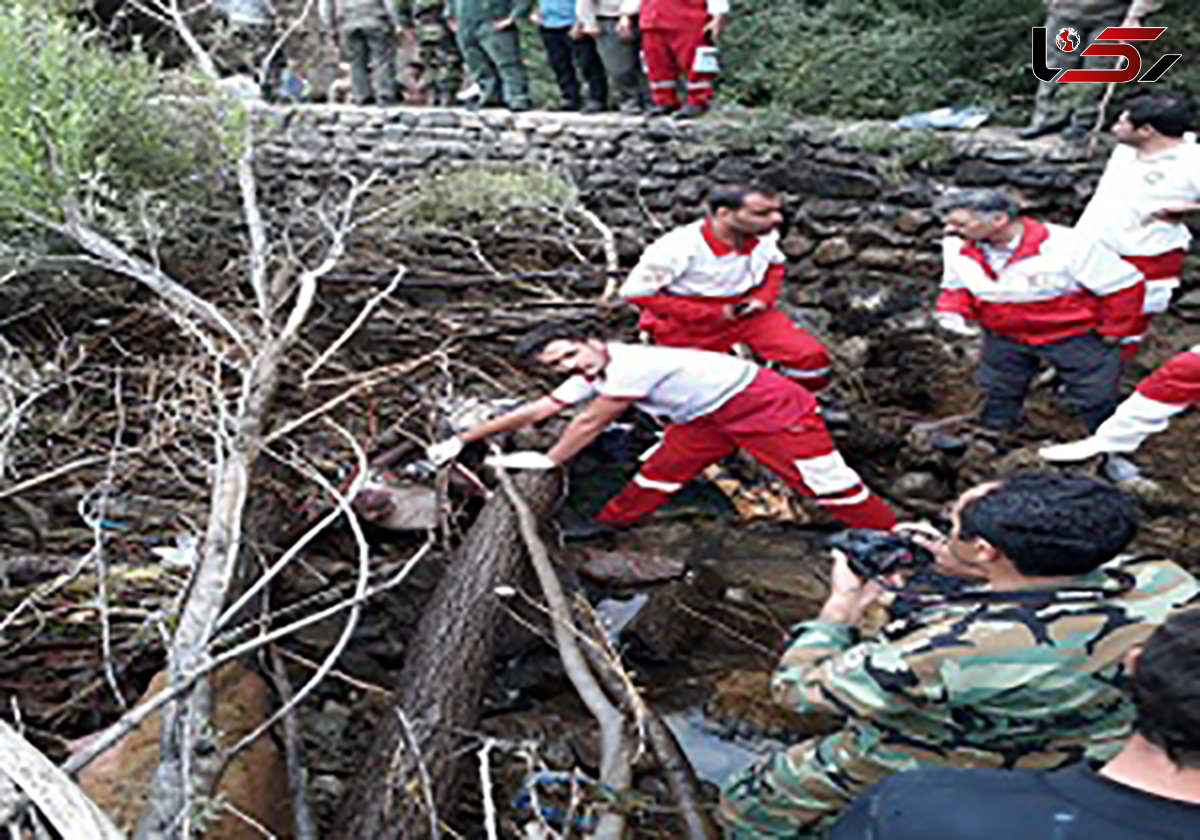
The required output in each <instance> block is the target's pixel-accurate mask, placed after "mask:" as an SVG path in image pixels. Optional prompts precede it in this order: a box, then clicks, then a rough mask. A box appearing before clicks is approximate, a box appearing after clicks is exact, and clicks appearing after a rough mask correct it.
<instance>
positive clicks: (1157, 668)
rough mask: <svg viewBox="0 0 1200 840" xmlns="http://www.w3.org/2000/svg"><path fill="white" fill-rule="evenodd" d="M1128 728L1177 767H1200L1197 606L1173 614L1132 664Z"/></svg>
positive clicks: (1199, 623)
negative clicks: (1133, 716) (1132, 714)
mask: <svg viewBox="0 0 1200 840" xmlns="http://www.w3.org/2000/svg"><path fill="white" fill-rule="evenodd" d="M1132 684H1133V703H1134V706H1135V707H1136V708H1137V721H1136V723H1135V724H1134V731H1135V732H1136V733H1137V734H1138V735H1141V736H1142V737H1143V738H1145V739H1146V740H1147V741H1149V742H1150V743H1152V744H1154V745H1155V746H1156V747H1158V748H1159V749H1161V750H1162V751H1163V752H1165V753H1166V754H1167V757H1168V758H1170V759H1171V762H1172V763H1173V764H1175V765H1176V766H1178V767H1189V768H1198V769H1200V607H1193V608H1191V609H1188V610H1183V611H1181V612H1178V613H1176V614H1175V615H1173V616H1172V617H1171V618H1169V619H1167V622H1166V623H1165V624H1164V625H1163V626H1162V627H1160V628H1158V629H1157V630H1156V631H1154V634H1153V635H1152V636H1151V637H1150V638H1149V639H1147V640H1146V644H1145V646H1144V647H1143V648H1142V650H1141V653H1140V655H1139V656H1138V657H1137V659H1136V660H1135V661H1134V665H1133V680H1132Z"/></svg>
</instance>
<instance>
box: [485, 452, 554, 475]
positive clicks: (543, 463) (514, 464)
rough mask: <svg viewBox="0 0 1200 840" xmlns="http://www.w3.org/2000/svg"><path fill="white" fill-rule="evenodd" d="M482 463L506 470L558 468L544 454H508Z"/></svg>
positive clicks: (487, 459)
mask: <svg viewBox="0 0 1200 840" xmlns="http://www.w3.org/2000/svg"><path fill="white" fill-rule="evenodd" d="M483 463H485V464H487V465H488V466H489V467H504V469H506V470H552V469H554V468H555V467H557V466H558V464H556V463H554V461H552V460H551V459H550V456H549V455H547V454H546V453H545V452H531V451H528V450H527V451H524V452H508V453H505V454H503V455H491V456H489V457H487V458H485V459H484V461H483Z"/></svg>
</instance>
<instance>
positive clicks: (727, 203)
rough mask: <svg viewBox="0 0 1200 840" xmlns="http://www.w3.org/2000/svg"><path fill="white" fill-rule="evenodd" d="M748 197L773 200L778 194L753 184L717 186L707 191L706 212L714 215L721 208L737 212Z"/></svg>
mask: <svg viewBox="0 0 1200 840" xmlns="http://www.w3.org/2000/svg"><path fill="white" fill-rule="evenodd" d="M750 195H761V196H765V197H767V198H775V197H776V196H777V195H779V193H777V192H776V191H775V190H773V189H770V188H768V187H760V186H756V185H754V184H718V185H717V186H715V187H713V188H712V189H711V190H709V191H708V212H710V213H716V212H717V211H718V210H720V209H722V208H724V209H727V210H738V209H740V208H741V207H742V205H744V204H745V203H746V197H747V196H750Z"/></svg>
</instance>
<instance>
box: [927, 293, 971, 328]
mask: <svg viewBox="0 0 1200 840" xmlns="http://www.w3.org/2000/svg"><path fill="white" fill-rule="evenodd" d="M934 309H935V310H936V311H938V312H949V313H953V314H955V315H961V316H963V317H964V318H966V319H967V320H968V321H977V320H979V310H978V308H977V306H976V301H975V296H974V295H973V294H971V293H970V292H969V291H967V290H966V289H942V291H941V292H940V293H939V294H938V297H937V303H935V304H934Z"/></svg>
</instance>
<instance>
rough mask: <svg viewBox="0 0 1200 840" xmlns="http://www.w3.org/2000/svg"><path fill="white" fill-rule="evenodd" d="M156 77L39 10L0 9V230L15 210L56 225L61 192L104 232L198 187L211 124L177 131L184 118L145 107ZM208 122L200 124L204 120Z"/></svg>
mask: <svg viewBox="0 0 1200 840" xmlns="http://www.w3.org/2000/svg"><path fill="white" fill-rule="evenodd" d="M157 84H158V71H157V69H156V68H155V67H154V66H153V65H152V64H151V63H150V62H149V61H148V60H147V59H146V58H145V56H144V55H142V54H141V53H140V52H138V51H136V50H134V51H132V52H130V53H127V54H124V55H120V56H117V55H114V54H112V53H111V52H109V51H108V50H107V49H106V48H105V46H104V44H103V43H102V42H101V41H100V38H99V36H98V35H97V34H96V33H94V32H89V31H88V30H86V29H84V28H83V27H81V26H79V25H77V24H76V23H74V22H72V21H71V20H70V19H68V18H66V17H64V16H60V15H57V14H55V13H53V12H52V11H49V10H47V8H46V7H45V5H44V4H38V3H35V2H27V0H10V2H6V3H3V4H0V123H2V124H3V125H4V127H5V130H4V132H3V133H2V134H0V225H4V226H5V227H6V228H9V229H12V228H13V227H23V226H24V225H23V223H22V218H23V217H22V215H21V213H20V211H25V212H31V213H36V214H38V215H41V216H44V217H48V218H51V219H57V218H59V215H60V214H59V211H58V206H59V201H60V199H61V198H62V196H63V195H64V194H65V193H66V191H67V190H70V191H71V192H72V193H73V194H74V195H75V196H76V197H77V199H78V200H79V203H80V205H81V206H82V207H83V209H84V210H85V212H86V213H87V214H88V215H89V216H90V217H91V219H92V221H93V222H94V223H95V224H97V225H99V226H100V227H102V228H107V229H108V230H110V231H113V230H114V229H115V228H119V227H120V226H121V224H120V221H119V217H121V216H122V215H125V214H129V215H136V216H140V217H141V218H143V219H145V218H147V216H148V215H154V214H155V211H156V210H157V209H158V208H160V207H161V205H162V204H163V203H164V202H166V200H167V196H166V192H167V191H168V190H169V191H171V198H172V200H176V199H181V198H183V197H184V196H185V195H186V193H187V192H188V189H187V188H188V186H189V185H190V186H191V187H193V188H200V187H201V185H202V184H203V181H204V179H205V176H206V175H207V174H209V172H210V171H211V169H212V167H213V166H214V165H215V162H216V161H217V160H219V159H224V158H226V157H227V154H228V149H227V148H225V147H224V146H223V145H222V139H221V138H220V137H219V135H215V134H213V133H212V128H213V126H214V125H220V124H221V122H220V121H219V120H218V121H217V122H215V123H214V122H212V121H211V120H209V119H206V120H205V122H204V123H203V127H202V128H201V127H199V126H197V125H191V126H188V125H186V124H185V121H186V119H187V118H186V117H185V116H184V110H183V109H176V108H174V107H173V106H172V105H170V104H169V102H166V101H161V100H160V101H157V102H155V101H154V100H153V98H152V97H153V96H154V94H155V93H157V92H158V88H157ZM209 116H211V115H209Z"/></svg>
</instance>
